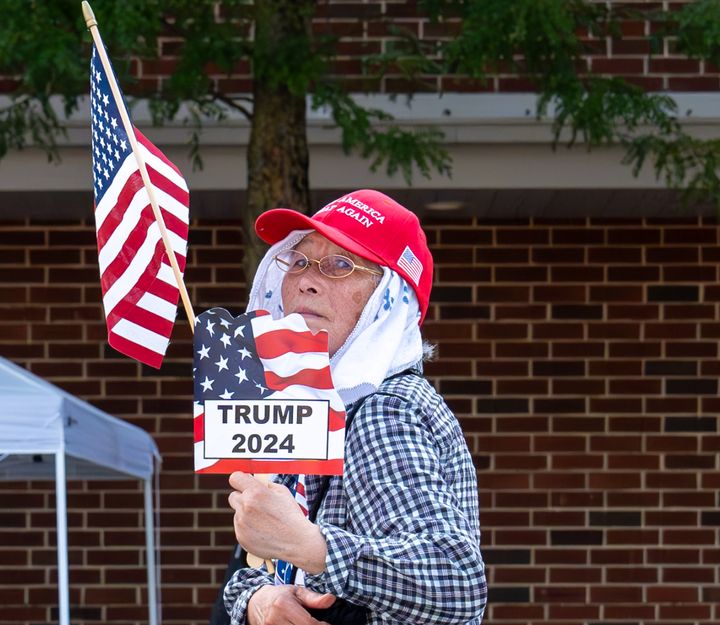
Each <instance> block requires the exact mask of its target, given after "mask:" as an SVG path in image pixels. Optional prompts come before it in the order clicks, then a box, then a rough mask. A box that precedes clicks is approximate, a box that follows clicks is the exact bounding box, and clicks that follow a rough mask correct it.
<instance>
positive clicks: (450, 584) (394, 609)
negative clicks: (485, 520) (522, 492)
mask: <svg viewBox="0 0 720 625" xmlns="http://www.w3.org/2000/svg"><path fill="white" fill-rule="evenodd" d="M459 438H460V439H461V436H460V437H459ZM461 442H462V449H461V447H460V444H459V443H460V441H457V440H456V441H455V442H454V443H453V442H452V441H443V442H442V443H443V444H451V445H452V444H455V445H457V453H464V454H466V455H467V456H468V457H467V461H466V462H465V469H466V475H465V476H464V477H463V476H460V477H457V476H456V477H453V478H452V479H453V480H455V483H454V487H455V488H458V487H460V488H477V486H476V482H475V474H474V468H473V467H472V463H471V462H470V460H469V455H468V454H467V449H466V447H465V445H464V440H462V441H461ZM448 451H449V453H451V454H452V453H454V450H453V449H450V450H448ZM468 464H469V467H468V466H467V465H468ZM441 465H442V459H441V458H440V454H439V453H438V449H437V447H436V445H435V444H434V440H433V435H432V433H431V432H430V429H429V428H428V427H427V426H426V425H425V424H424V422H423V419H422V415H421V414H420V413H419V411H416V410H413V409H412V408H410V407H409V406H408V404H407V402H406V401H404V400H403V399H401V398H399V397H395V396H389V395H376V396H374V397H373V398H371V399H369V400H368V401H367V402H366V403H365V405H364V406H363V408H362V409H361V414H358V416H357V418H356V419H355V423H354V424H353V431H352V435H351V438H350V440H349V442H348V446H347V449H346V473H345V477H344V482H343V488H344V491H345V492H344V495H345V500H346V505H347V513H346V514H347V517H346V520H347V522H346V525H345V528H340V527H338V526H336V525H331V524H328V523H324V522H323V521H322V519H321V520H320V521H319V522H318V525H319V527H320V530H321V531H322V533H323V535H324V537H325V540H326V542H327V549H328V553H327V558H326V562H325V564H326V570H325V571H324V572H323V573H320V574H319V575H308V576H307V577H306V584H307V585H308V586H309V587H311V588H313V589H314V590H318V591H319V592H331V593H333V594H335V595H337V596H339V597H343V598H345V599H348V600H349V601H351V602H353V603H356V604H359V605H364V606H367V607H368V608H370V609H371V610H372V611H374V612H378V613H380V614H382V615H383V616H384V617H386V618H388V619H389V620H390V621H398V622H403V623H408V622H414V623H418V622H432V623H438V624H455V623H458V624H459V623H467V622H468V621H472V620H473V619H476V618H478V617H480V616H481V615H482V612H483V610H484V606H485V599H486V585H485V575H484V567H483V563H482V558H481V556H480V545H479V538H478V535H477V532H476V530H475V529H474V528H473V522H472V521H471V519H469V518H468V517H467V515H466V514H464V513H463V510H462V507H461V505H460V503H459V500H458V498H457V497H456V496H455V494H454V492H453V488H451V486H450V484H449V483H448V482H447V481H446V477H444V476H443V467H442V466H441ZM470 472H472V475H471V476H470V475H469V473H470ZM458 479H459V480H465V481H464V483H462V484H460V483H458V482H457V480H458ZM475 522H476V521H475Z"/></svg>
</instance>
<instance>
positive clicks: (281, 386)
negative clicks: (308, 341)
mask: <svg viewBox="0 0 720 625" xmlns="http://www.w3.org/2000/svg"><path fill="white" fill-rule="evenodd" d="M265 381H266V383H267V385H268V388H271V389H272V390H274V391H282V390H285V389H286V388H287V387H288V386H293V385H301V386H309V387H311V388H316V389H331V388H333V383H332V377H331V376H330V367H324V368H323V369H301V370H300V371H298V372H297V373H294V374H293V375H291V376H288V377H281V376H279V375H277V374H276V373H274V372H272V371H265Z"/></svg>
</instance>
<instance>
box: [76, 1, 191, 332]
mask: <svg viewBox="0 0 720 625" xmlns="http://www.w3.org/2000/svg"><path fill="white" fill-rule="evenodd" d="M82 11H83V17H84V18H85V24H86V25H87V27H88V30H89V31H90V34H91V35H92V38H93V41H94V42H95V48H96V49H97V51H98V54H99V55H100V62H101V63H102V65H103V68H104V69H105V74H106V75H107V77H108V82H109V83H110V89H111V91H112V94H113V97H114V98H115V104H117V107H118V111H119V112H120V118H121V119H122V124H123V128H124V129H125V133H126V134H127V136H128V139H129V141H130V146H131V147H132V151H133V154H134V155H135V160H136V161H137V165H138V169H139V170H140V176H141V177H142V181H143V184H144V185H145V189H146V191H147V194H148V198H149V199H150V206H151V207H152V210H153V214H154V215H155V221H156V222H157V224H158V227H159V229H160V236H161V237H162V241H163V245H165V252H167V255H168V260H169V261H170V266H171V267H172V270H173V274H175V280H176V281H177V285H178V289H179V290H180V297H181V299H182V302H183V306H184V307H185V314H186V315H187V317H188V321H189V322H190V330H191V331H192V332H193V333H194V332H195V313H194V312H193V308H192V304H190V297H189V296H188V292H187V289H186V288H185V282H183V278H182V274H181V273H180V267H178V264H177V259H176V258H175V252H174V251H173V249H172V245H171V244H170V237H169V236H168V233H167V229H166V228H165V222H164V221H163V217H162V214H161V213H160V208H159V205H158V202H157V198H156V197H155V188H154V187H153V184H152V182H150V176H149V175H148V172H147V167H146V166H145V159H144V158H143V156H142V154H141V153H140V147H139V146H138V142H137V138H136V137H135V130H134V128H133V125H132V123H131V122H130V116H129V115H128V112H127V110H126V109H125V103H124V102H123V99H122V96H121V95H120V89H119V88H118V85H117V82H116V81H115V74H114V73H113V70H112V67H111V66H110V61H109V60H108V57H107V53H106V52H105V46H104V45H103V42H102V37H100V31H99V30H98V27H97V20H96V19H95V14H94V13H93V10H92V9H91V8H90V4H89V3H88V2H87V1H83V3H82Z"/></svg>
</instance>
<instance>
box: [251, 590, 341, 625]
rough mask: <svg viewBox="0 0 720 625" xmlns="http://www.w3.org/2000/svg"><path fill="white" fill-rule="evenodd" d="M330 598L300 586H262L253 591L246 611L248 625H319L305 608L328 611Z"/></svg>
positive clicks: (329, 595) (327, 595)
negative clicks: (325, 609) (326, 609)
mask: <svg viewBox="0 0 720 625" xmlns="http://www.w3.org/2000/svg"><path fill="white" fill-rule="evenodd" d="M334 602H335V596H334V595H331V594H329V593H328V594H324V595H321V594H319V593H317V592H313V591H312V590H309V589H308V588H305V587H304V586H292V585H287V586H263V587H262V588H260V590H257V591H255V593H254V594H253V596H252V597H250V601H249V602H248V607H247V617H246V621H247V623H248V624H249V625H289V624H290V623H292V624H293V625H319V624H320V623H321V621H318V620H317V619H314V618H313V617H312V616H310V613H309V612H308V611H307V610H306V609H305V608H329V607H330V606H331V605H332V604H333V603H334Z"/></svg>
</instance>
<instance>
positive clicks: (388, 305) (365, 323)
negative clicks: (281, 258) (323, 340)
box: [247, 230, 423, 406]
mask: <svg viewBox="0 0 720 625" xmlns="http://www.w3.org/2000/svg"><path fill="white" fill-rule="evenodd" d="M311 232H314V231H313V230H295V231H293V232H291V233H290V234H289V235H288V236H287V237H286V238H285V239H283V240H282V241H279V242H278V243H276V244H275V245H273V246H272V247H271V248H270V249H269V250H268V252H267V254H265V257H264V258H263V260H262V261H261V263H260V266H259V267H258V270H257V273H256V274H255V279H254V280H253V285H252V289H251V291H250V297H249V300H248V307H247V310H248V312H251V311H253V310H258V309H263V310H267V311H268V312H269V313H270V314H271V315H272V317H273V319H279V318H281V317H283V316H284V312H283V308H282V296H281V286H282V281H283V278H284V277H285V276H286V275H287V274H286V273H285V272H283V271H282V270H281V269H279V268H278V267H277V265H276V264H275V262H274V261H273V256H275V255H276V254H279V253H280V252H283V251H285V250H288V249H291V248H293V247H294V246H295V245H297V244H298V243H299V242H300V241H301V240H302V239H303V237H305V236H307V235H308V234H310V233H311ZM382 269H383V277H382V278H381V279H380V283H379V284H378V286H377V288H376V289H375V291H374V292H373V293H372V295H370V299H369V300H368V302H367V304H366V305H365V308H364V309H363V311H362V313H361V314H360V319H359V320H358V322H357V325H356V326H355V328H354V329H353V330H352V331H351V332H350V335H349V336H348V338H347V340H346V341H345V343H344V344H343V345H342V346H341V347H340V349H338V351H337V352H335V354H334V355H333V356H332V357H331V358H330V370H331V372H332V377H333V383H334V384H335V389H336V390H337V392H338V393H339V394H340V397H341V398H342V400H343V402H344V403H345V405H346V406H347V405H349V404H352V403H354V402H356V401H357V400H359V399H362V398H363V397H366V396H368V395H370V394H371V393H374V392H375V391H376V390H377V388H378V386H380V384H381V383H382V381H383V380H384V379H385V378H386V377H388V376H390V375H393V374H395V373H399V372H401V371H404V370H405V369H407V368H408V367H411V366H412V365H414V364H416V363H417V362H418V361H420V360H421V359H422V355H423V346H422V338H421V336H420V328H419V327H418V320H419V319H420V306H419V304H418V300H417V296H416V295H415V291H413V289H411V288H410V287H409V286H408V284H407V282H405V280H404V279H403V278H401V277H400V276H399V275H398V274H397V273H396V272H395V271H393V270H391V269H389V268H388V267H383V268H382Z"/></svg>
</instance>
